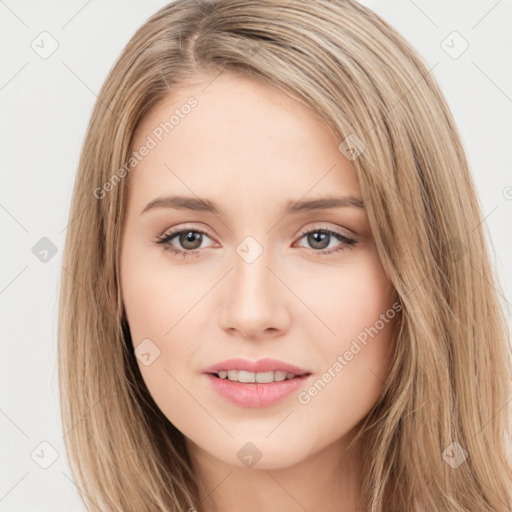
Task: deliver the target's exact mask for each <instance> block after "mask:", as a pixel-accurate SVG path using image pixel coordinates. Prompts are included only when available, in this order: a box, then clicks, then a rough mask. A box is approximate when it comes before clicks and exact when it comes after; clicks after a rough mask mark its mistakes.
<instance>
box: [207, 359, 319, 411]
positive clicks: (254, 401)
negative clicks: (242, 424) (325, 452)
mask: <svg viewBox="0 0 512 512" xmlns="http://www.w3.org/2000/svg"><path fill="white" fill-rule="evenodd" d="M221 370H225V371H226V370H245V371H248V372H254V373H258V372H269V371H274V372H275V371H285V372H287V373H293V374H295V375H297V377H294V378H293V379H287V380H283V381H280V382H269V383H259V382H234V381H231V380H229V379H221V378H220V377H217V375H215V374H217V373H218V372H219V371H221ZM203 373H205V374H207V378H208V380H209V381H210V383H211V385H212V386H213V388H214V389H215V391H217V392H218V393H219V394H221V395H222V396H224V397H225V398H227V399H228V400H230V401H231V402H233V403H234V404H236V405H240V406H243V407H249V408H258V407H266V406H270V405H273V404H275V403H277V402H279V401H280V400H282V399H284V398H285V397H286V396H288V395H290V394H291V393H293V392H294V391H297V390H298V389H299V388H300V387H302V386H303V385H304V383H305V381H306V380H309V377H310V376H311V372H309V371H307V370H304V369H302V368H299V367H298V366H294V365H291V364H288V363H284V362H283V361H278V360H277V359H270V358H266V359H260V360H259V361H249V360H247V359H240V358H235V359H227V360H226V361H222V362H221V363H217V364H214V365H212V366H208V367H207V368H205V369H204V370H203Z"/></svg>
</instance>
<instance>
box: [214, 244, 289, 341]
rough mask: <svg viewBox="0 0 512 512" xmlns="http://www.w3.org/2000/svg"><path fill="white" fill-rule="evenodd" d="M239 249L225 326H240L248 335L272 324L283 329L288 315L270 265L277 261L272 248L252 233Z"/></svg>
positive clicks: (224, 306)
mask: <svg viewBox="0 0 512 512" xmlns="http://www.w3.org/2000/svg"><path fill="white" fill-rule="evenodd" d="M235 251H236V254H235V255H234V259H233V264H234V269H233V271H232V272H231V273H230V275H231V277H230V279H229V283H230V284H229V290H228V292H227V294H226V296H225V298H224V300H223V301H222V312H221V316H220V320H221V323H222V324H223V325H222V326H223V327H224V328H236V329H237V330H238V331H240V332H241V333H242V334H244V335H245V336H248V337H258V336H259V335H261V334H263V333H264V332H265V331H266V330H267V329H269V328H273V329H278V330H282V329H283V328H284V322H285V320H286V318H287V315H286V307H285V305H284V303H283V301H282V300H281V299H282V298H283V297H282V296H281V295H280V293H279V286H277V283H276V282H275V281H276V278H275V276H274V275H273V273H272V271H271V270H270V269H269V267H270V268H272V265H273V263H272V262H273V261H275V258H274V255H273V252H272V250H271V249H270V248H267V247H265V246H264V245H263V243H260V242H259V241H258V240H256V238H255V237H253V236H248V237H246V238H245V239H244V240H242V242H241V243H240V244H239V245H238V246H237V247H236V248H235Z"/></svg>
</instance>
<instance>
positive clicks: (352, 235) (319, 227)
mask: <svg viewBox="0 0 512 512" xmlns="http://www.w3.org/2000/svg"><path fill="white" fill-rule="evenodd" d="M319 224H321V223H319ZM187 230H189V231H196V232H199V233H203V234H205V235H207V236H208V237H210V238H215V237H212V236H211V235H210V234H209V233H208V229H206V228H202V227H197V226H194V225H190V226H188V225H186V224H185V225H184V226H183V227H178V228H170V229H168V230H166V231H164V232H163V233H162V235H161V236H160V238H162V237H165V236H167V235H171V234H172V235H176V234H178V233H180V232H182V231H187ZM322 230H324V231H332V232H333V233H336V234H339V235H341V236H344V237H346V238H351V239H354V240H357V239H358V236H357V235H356V234H355V233H354V232H353V231H352V230H348V229H347V228H340V227H337V228H331V227H327V226H326V225H325V224H322V225H313V226H306V227H305V228H303V229H301V230H300V231H299V232H298V234H297V235H296V236H304V235H305V234H306V233H309V232H311V231H322ZM339 230H341V232H340V231H339Z"/></svg>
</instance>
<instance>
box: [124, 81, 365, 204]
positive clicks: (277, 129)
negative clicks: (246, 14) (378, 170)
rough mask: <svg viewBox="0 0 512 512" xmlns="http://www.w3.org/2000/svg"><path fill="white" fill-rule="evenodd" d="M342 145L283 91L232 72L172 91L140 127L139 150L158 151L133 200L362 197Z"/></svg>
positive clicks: (136, 183) (139, 171) (135, 176)
mask: <svg viewBox="0 0 512 512" xmlns="http://www.w3.org/2000/svg"><path fill="white" fill-rule="evenodd" d="M192 105H193V106H192ZM150 139H151V142H150ZM338 143H339V141H337V140H335V138H334V136H333V135H332V134H331V132H330V131H329V130H328V129H327V127H326V126H325V125H324V123H323V122H322V120H320V119H319V118H318V117H317V116H315V115H314V114H313V113H312V111H311V110H310V109H308V108H307V107H306V106H305V105H303V104H302V103H300V102H299V101H297V100H296V99H294V98H292V97H290V96H289V95H287V94H286V93H285V92H283V91H281V90H280V89H278V88H276V87H273V86H269V85H265V84H261V83H258V82H255V81H252V80H249V79H247V78H243V77H240V76H237V75H233V74H230V73H227V72H226V73H221V75H218V76H217V77H215V76H210V75H203V76H202V77H200V78H198V81H197V83H194V84H190V85H186V86H181V87H179V88H177V89H173V90H172V91H170V93H169V95H168V97H166V98H165V99H164V100H163V101H162V102H161V103H160V104H159V105H158V106H157V107H156V108H154V109H153V110H152V111H151V112H150V113H149V114H148V115H147V116H146V117H145V118H144V119H143V120H142V122H141V123H140V124H139V126H138V128H137V131H136V133H135V137H134V142H133V146H132V150H133V151H137V150H138V148H141V147H143V146H148V147H149V146H151V149H150V150H149V151H146V152H145V153H146V154H145V156H144V157H142V158H141V159H140V161H139V163H137V165H136V166H135V167H134V169H133V170H132V171H131V173H130V196H131V198H132V201H133V202H135V203H137V206H138V207H144V206H145V205H146V203H148V202H149V201H150V200H152V199H154V198H155V197H157V196H159V195H162V194H163V193H176V194H181V193H186V194H187V195H191V194H195V195H198V196H200V197H223V196H224V197H226V196H230V197H234V196H236V195H237V193H239V194H243V195H244V197H245V201H246V204H247V201H249V202H250V201H251V200H254V201H255V202H257V201H258V200H262V199H264V200H266V201H268V200H269V199H275V200H276V201H278V202H279V203H281V202H282V198H283V196H285V199H288V198H290V199H292V198H294V199H297V198H300V197H302V196H304V195H305V194H309V192H311V195H312V196H315V197H318V196H321V195H327V193H331V192H333V191H334V192H335V191H340V192H343V193H344V194H351V195H358V192H359V187H358V184H357V180H356V177H355V173H354V171H353V168H352V164H351V162H350V161H348V160H347V159H346V158H345V157H344V156H343V154H342V153H341V152H340V151H339V149H338ZM139 209H140V208H139Z"/></svg>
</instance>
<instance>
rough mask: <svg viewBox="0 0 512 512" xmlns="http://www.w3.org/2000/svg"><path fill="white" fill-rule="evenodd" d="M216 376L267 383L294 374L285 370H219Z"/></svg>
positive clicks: (290, 376) (291, 376)
mask: <svg viewBox="0 0 512 512" xmlns="http://www.w3.org/2000/svg"><path fill="white" fill-rule="evenodd" d="M218 376H219V377H220V378H221V379H225V378H227V379H228V380H232V381H238V382H258V383H263V384H266V383H269V382H281V381H283V380H286V379H293V378H294V377H295V376H296V375H295V374H293V373H287V372H285V371H276V372H257V373H254V372H247V371H245V370H228V371H226V370H221V371H219V372H218Z"/></svg>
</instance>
